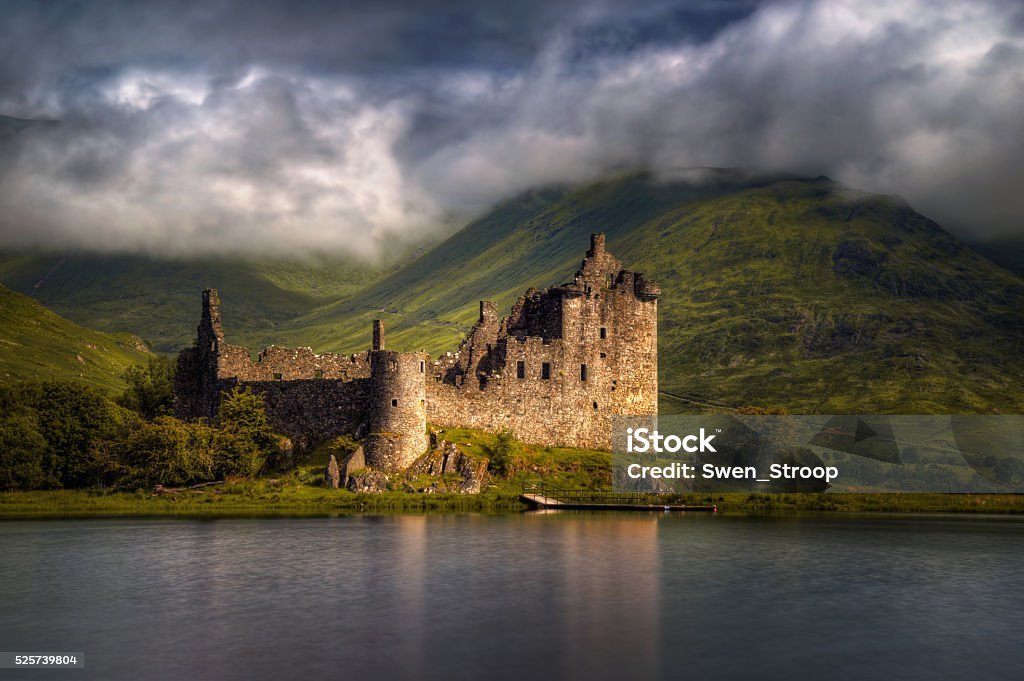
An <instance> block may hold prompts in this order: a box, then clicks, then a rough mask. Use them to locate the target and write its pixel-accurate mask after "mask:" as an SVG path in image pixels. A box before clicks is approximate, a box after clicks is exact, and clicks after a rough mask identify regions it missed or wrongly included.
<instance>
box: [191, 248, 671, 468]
mask: <svg viewBox="0 0 1024 681" xmlns="http://www.w3.org/2000/svg"><path fill="white" fill-rule="evenodd" d="M438 285H441V286H443V285H444V282H439V284H438ZM660 294H661V290H660V288H659V287H658V285H657V284H656V283H654V282H653V281H649V280H647V279H646V278H644V276H643V275H642V274H638V273H635V272H632V271H630V270H626V269H623V268H622V266H621V263H620V262H619V261H618V260H617V259H615V257H614V256H612V255H611V254H610V253H608V251H607V250H606V249H605V237H604V235H603V234H594V235H592V236H591V239H590V250H588V251H587V254H586V257H585V258H584V260H583V263H582V264H581V266H580V269H579V270H577V272H576V274H575V276H574V277H573V279H572V281H570V282H567V283H564V284H561V285H559V286H552V287H551V288H548V289H545V290H543V291H539V290H537V289H530V290H528V291H527V292H526V293H525V294H523V295H522V296H521V297H520V298H519V300H518V301H516V303H515V304H514V305H513V306H512V309H511V311H510V313H509V315H508V316H507V317H505V318H499V316H498V309H497V306H496V305H495V304H494V303H493V302H490V301H481V302H480V317H479V319H478V321H477V323H476V324H475V325H474V326H473V328H472V329H471V330H470V332H469V333H468V334H467V336H466V338H465V339H464V340H463V342H462V344H461V345H460V346H459V349H458V350H457V351H455V352H449V353H446V354H445V355H444V356H442V357H441V358H440V359H438V360H437V361H435V362H431V361H430V358H429V357H428V356H427V355H426V354H425V353H422V352H397V351H394V350H387V349H385V341H384V325H383V323H382V322H381V321H379V320H378V321H375V322H374V324H373V334H372V337H373V343H372V345H371V347H370V348H369V349H368V350H367V351H365V352H361V353H358V354H354V355H336V354H330V353H327V354H322V355H318V354H316V353H314V352H313V351H312V350H310V349H309V348H296V349H292V348H282V347H277V346H270V347H268V348H265V349H263V350H262V351H261V352H260V353H259V354H258V355H257V357H256V359H255V360H253V359H252V357H251V355H250V352H249V350H248V349H246V348H243V347H239V346H235V345H230V344H228V343H227V342H225V339H224V330H223V328H222V326H221V320H220V300H219V299H218V297H217V292H216V291H215V290H213V289H208V290H206V291H204V292H203V309H202V316H201V319H200V323H199V327H198V328H197V330H196V344H195V345H194V346H193V347H191V348H187V349H185V350H183V351H182V352H181V353H180V355H179V356H178V368H177V373H176V375H175V413H176V415H177V416H179V417H180V418H198V417H206V418H210V417H213V416H215V415H216V413H217V408H218V405H219V404H220V399H221V395H222V394H223V393H224V392H225V391H230V390H232V389H233V388H235V387H237V386H244V387H245V388H247V389H249V390H252V391H253V392H257V393H259V394H261V395H262V396H263V398H264V401H265V403H266V406H267V415H268V417H269V418H270V420H271V422H272V424H273V426H274V428H275V429H276V430H277V431H279V432H281V433H284V434H285V435H287V436H289V437H290V438H292V439H293V441H296V443H297V444H298V445H299V446H312V445H315V444H316V443H317V442H321V441H323V440H325V439H327V438H330V437H334V436H337V435H342V434H349V435H355V436H357V437H360V438H362V439H363V440H364V450H365V455H366V462H367V465H368V466H369V467H371V468H374V469H377V470H384V471H397V470H402V469H404V468H406V467H407V466H408V465H409V464H411V463H412V462H413V460H415V459H416V458H417V457H418V456H419V455H421V454H422V453H423V452H424V451H425V450H426V448H427V446H428V436H427V423H428V422H429V423H432V424H435V425H438V426H442V427H469V428H479V429H482V430H488V431H497V430H499V429H502V428H510V429H511V430H513V431H514V432H515V434H516V435H517V437H519V439H521V440H523V441H525V442H529V443H533V444H539V445H545V446H565V447H592V448H599V449H607V448H610V446H611V423H612V417H613V416H616V415H631V416H650V415H655V414H657V405H658V297H659V296H660Z"/></svg>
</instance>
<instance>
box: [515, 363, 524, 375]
mask: <svg viewBox="0 0 1024 681" xmlns="http://www.w3.org/2000/svg"><path fill="white" fill-rule="evenodd" d="M516 378H526V362H516Z"/></svg>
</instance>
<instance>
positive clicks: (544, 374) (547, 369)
mask: <svg viewBox="0 0 1024 681" xmlns="http://www.w3.org/2000/svg"><path fill="white" fill-rule="evenodd" d="M540 377H541V378H543V379H544V380H547V379H549V378H551V364H550V363H548V362H544V363H543V364H541V365H540Z"/></svg>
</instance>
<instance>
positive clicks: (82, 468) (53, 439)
mask: <svg viewBox="0 0 1024 681" xmlns="http://www.w3.org/2000/svg"><path fill="white" fill-rule="evenodd" d="M32 406H33V407H34V409H35V412H36V414H37V418H38V422H39V431H40V433H41V434H42V436H43V437H44V438H45V439H46V442H47V443H48V444H49V446H50V448H51V449H52V450H53V451H54V452H55V454H56V457H57V461H56V463H57V471H56V474H57V476H58V477H59V479H60V482H61V484H62V485H63V486H64V487H69V488H73V487H84V486H87V485H90V484H93V482H94V481H95V474H96V470H95V465H94V462H93V458H92V455H93V443H94V442H96V441H98V440H117V439H119V438H120V437H122V436H123V432H124V430H125V429H126V428H128V427H130V425H129V421H130V419H129V418H128V417H127V416H126V415H125V414H124V413H123V412H122V411H121V410H120V409H119V407H118V406H117V405H115V404H114V403H113V402H111V401H110V400H108V399H107V398H106V397H105V396H104V395H103V393H101V392H100V391H99V390H97V389H95V388H92V387H90V386H87V385H84V384H81V383H73V382H69V381H48V382H46V383H43V384H41V385H40V388H39V394H38V399H37V401H36V403H35V404H34V405H32Z"/></svg>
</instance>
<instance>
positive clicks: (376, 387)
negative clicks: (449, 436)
mask: <svg viewBox="0 0 1024 681" xmlns="http://www.w3.org/2000/svg"><path fill="white" fill-rule="evenodd" d="M373 341H374V342H373V345H374V347H373V349H372V350H371V351H370V395H371V397H370V405H369V406H370V410H369V411H370V432H369V434H368V435H367V437H366V441H365V442H364V445H363V447H364V452H365V454H366V465H367V466H369V467H370V468H373V469H374V470H379V471H385V472H397V471H401V470H405V469H406V468H408V467H409V465H410V464H412V462H413V461H415V460H416V459H417V457H419V456H420V455H421V454H423V452H425V451H426V450H427V446H428V445H429V442H430V439H429V437H428V435H427V382H426V376H427V374H426V370H427V362H428V357H427V354H426V353H424V352H395V351H393V350H385V349H384V328H383V324H381V323H380V322H379V321H374V333H373Z"/></svg>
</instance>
